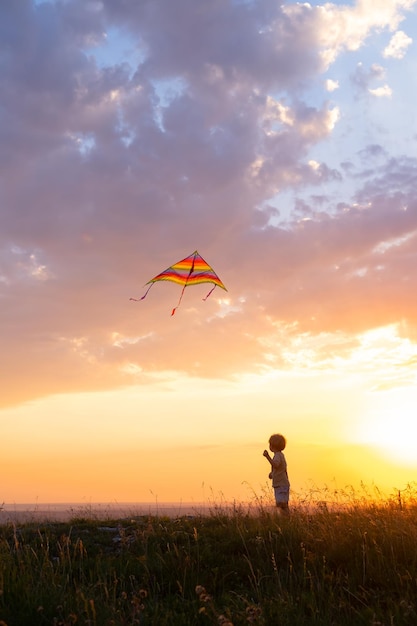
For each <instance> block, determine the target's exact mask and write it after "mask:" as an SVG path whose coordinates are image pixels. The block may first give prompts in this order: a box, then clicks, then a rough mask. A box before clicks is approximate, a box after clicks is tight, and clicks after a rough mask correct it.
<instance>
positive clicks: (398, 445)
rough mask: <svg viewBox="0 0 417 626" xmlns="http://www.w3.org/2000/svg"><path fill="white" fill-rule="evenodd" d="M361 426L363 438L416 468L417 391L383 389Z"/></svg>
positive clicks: (396, 459)
mask: <svg viewBox="0 0 417 626" xmlns="http://www.w3.org/2000/svg"><path fill="white" fill-rule="evenodd" d="M373 404H374V406H373V409H372V410H370V412H369V414H368V419H367V420H364V422H363V423H362V424H361V426H360V429H359V431H360V435H359V437H360V439H361V440H362V441H363V442H365V443H367V444H368V445H369V446H371V447H375V448H377V449H379V450H380V451H381V452H383V453H384V454H386V455H387V457H389V458H391V459H392V460H394V461H395V462H396V463H399V464H401V465H405V466H415V467H417V420H416V406H417V390H416V389H414V388H413V389H410V388H403V389H395V390H391V391H384V392H381V397H378V398H377V399H373Z"/></svg>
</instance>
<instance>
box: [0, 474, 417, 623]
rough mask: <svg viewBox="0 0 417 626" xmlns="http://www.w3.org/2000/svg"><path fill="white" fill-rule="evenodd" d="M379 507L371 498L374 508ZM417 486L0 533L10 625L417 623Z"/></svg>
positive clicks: (79, 519) (83, 514)
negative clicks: (284, 509)
mask: <svg viewBox="0 0 417 626" xmlns="http://www.w3.org/2000/svg"><path fill="white" fill-rule="evenodd" d="M371 496H372V498H371ZM416 545H417V485H415V484H411V485H409V486H408V487H407V488H406V489H405V490H403V491H401V492H396V493H393V494H392V495H391V496H389V497H387V498H385V497H382V496H381V495H380V494H378V492H377V491H375V490H373V492H372V494H370V493H368V491H367V490H366V489H365V488H364V490H363V492H361V493H358V492H355V491H354V490H351V489H346V490H344V491H342V492H340V491H331V490H328V489H324V490H315V489H312V490H311V491H310V492H308V493H306V494H295V502H293V506H292V511H291V515H290V517H289V518H285V517H281V516H280V515H279V514H278V512H277V511H276V510H275V508H274V507H273V506H272V505H271V501H270V499H269V498H268V497H267V496H254V500H253V502H252V503H251V504H250V506H247V505H246V504H245V505H239V504H234V505H233V506H230V505H226V504H225V503H222V502H221V503H220V504H216V503H213V506H212V507H211V508H210V510H209V511H208V512H207V513H206V514H195V515H184V516H181V517H175V518H171V517H164V516H153V515H148V516H140V517H133V518H126V519H121V520H115V519H101V520H100V519H97V518H96V517H95V516H91V517H90V516H89V515H88V511H80V512H79V514H78V515H77V514H75V515H74V517H73V519H72V520H70V521H68V522H65V523H63V522H44V523H39V521H38V522H30V523H25V524H22V525H17V524H12V523H7V524H5V525H3V526H0V624H1V625H2V626H4V624H6V625H7V626H28V625H29V624H30V625H37V624H39V625H43V624H45V625H46V624H50V625H53V626H70V625H73V624H89V625H96V626H107V625H108V626H110V625H113V626H114V625H133V624H144V625H145V624H154V625H155V626H164V625H175V624H179V625H181V626H186V625H190V626H191V625H193V626H194V625H197V626H198V625H200V624H201V625H204V624H206V625H209V624H219V625H221V624H222V625H223V626H231V625H234V626H237V625H239V624H245V625H247V624H258V625H264V626H270V625H272V624H274V625H275V624H277V625H284V626H285V625H290V624H291V625H292V626H294V625H304V624H308V625H312V626H315V625H317V626H318V625H323V626H324V625H335V624H337V625H340V626H343V625H346V626H352V625H355V624H369V625H372V626H382V625H385V624H386V625H387V626H388V625H391V624H394V625H407V626H409V625H411V624H414V623H417V605H416V598H417V551H416Z"/></svg>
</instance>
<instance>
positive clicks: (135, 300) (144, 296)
mask: <svg viewBox="0 0 417 626" xmlns="http://www.w3.org/2000/svg"><path fill="white" fill-rule="evenodd" d="M154 284H155V283H151V284H150V285H149V287H148V288H147V290H146V291H145V293H144V295H143V296H142V297H141V298H129V300H133V301H134V302H139V300H144V298H146V296H147V295H148V291H149V289H150V288H151V287H152V285H154Z"/></svg>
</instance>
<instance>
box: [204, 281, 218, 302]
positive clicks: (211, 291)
mask: <svg viewBox="0 0 417 626" xmlns="http://www.w3.org/2000/svg"><path fill="white" fill-rule="evenodd" d="M216 287H217V285H214V287H213V288H212V289H210V291H209V292H208V294H207V295H206V297H205V298H203V301H204V302H205V301H206V300H207V298H208V297H209V295H210V294H211V293H213V291H214V290H215V289H216Z"/></svg>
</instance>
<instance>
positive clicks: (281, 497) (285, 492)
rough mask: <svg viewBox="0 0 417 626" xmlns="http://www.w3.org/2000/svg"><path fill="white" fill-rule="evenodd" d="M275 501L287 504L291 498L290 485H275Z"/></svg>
mask: <svg viewBox="0 0 417 626" xmlns="http://www.w3.org/2000/svg"><path fill="white" fill-rule="evenodd" d="M274 496H275V502H276V503H277V504H285V503H287V502H288V500H289V498H290V488H289V487H274Z"/></svg>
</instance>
